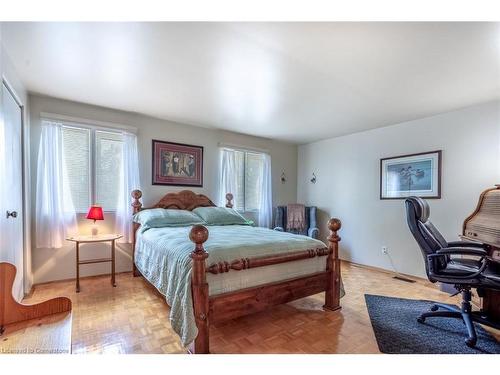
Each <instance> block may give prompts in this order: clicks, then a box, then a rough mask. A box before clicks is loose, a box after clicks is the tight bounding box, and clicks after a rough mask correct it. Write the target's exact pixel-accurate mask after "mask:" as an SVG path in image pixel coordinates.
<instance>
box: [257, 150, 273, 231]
mask: <svg viewBox="0 0 500 375" xmlns="http://www.w3.org/2000/svg"><path fill="white" fill-rule="evenodd" d="M262 157H263V158H264V166H263V168H262V171H261V176H260V177H261V178H260V181H261V182H262V195H261V198H260V207H259V226H260V227H265V228H270V227H271V221H272V217H273V189H272V183H271V156H270V155H269V154H262Z"/></svg>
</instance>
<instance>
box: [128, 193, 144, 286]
mask: <svg viewBox="0 0 500 375" xmlns="http://www.w3.org/2000/svg"><path fill="white" fill-rule="evenodd" d="M131 196H132V198H134V201H133V202H132V208H133V213H134V215H135V214H136V213H138V212H139V211H140V210H141V209H142V203H141V201H140V200H139V199H141V197H142V191H140V190H133V191H132V193H131ZM137 229H139V224H137V223H132V268H133V274H134V277H137V276H141V274H140V272H139V270H138V269H137V267H136V266H135V233H136V232H137Z"/></svg>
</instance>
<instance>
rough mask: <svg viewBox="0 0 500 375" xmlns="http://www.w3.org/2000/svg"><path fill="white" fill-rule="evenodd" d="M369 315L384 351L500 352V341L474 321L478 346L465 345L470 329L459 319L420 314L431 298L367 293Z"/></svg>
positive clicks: (412, 352) (429, 304) (379, 345)
mask: <svg viewBox="0 0 500 375" xmlns="http://www.w3.org/2000/svg"><path fill="white" fill-rule="evenodd" d="M365 300H366V306H367V308H368V314H369V315H370V320H371V322H372V326H373V331H374V332H375V337H376V338H377V344H378V347H379V349H380V351H381V352H382V353H392V354H488V353H495V354H498V353H500V343H499V342H497V341H496V339H495V338H494V337H493V336H492V335H490V334H489V333H488V332H486V331H485V330H484V329H483V328H482V327H481V326H480V325H478V324H475V326H476V333H477V344H476V348H469V347H468V346H467V345H465V342H464V340H465V338H466V335H467V331H466V328H465V325H464V323H463V322H462V321H461V320H459V319H447V318H427V320H426V321H425V323H423V324H422V323H418V322H417V317H418V316H419V315H420V314H421V313H422V312H424V311H428V310H429V308H430V306H431V304H432V302H431V301H417V300H412V299H403V298H392V297H383V296H376V295H370V294H365Z"/></svg>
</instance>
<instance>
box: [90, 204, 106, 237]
mask: <svg viewBox="0 0 500 375" xmlns="http://www.w3.org/2000/svg"><path fill="white" fill-rule="evenodd" d="M87 219H90V220H94V225H92V235H93V236H97V233H98V232H99V230H98V228H97V224H96V223H95V222H96V220H104V215H103V213H102V207H101V206H96V205H94V206H91V207H90V209H89V213H88V214H87Z"/></svg>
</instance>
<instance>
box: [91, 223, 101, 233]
mask: <svg viewBox="0 0 500 375" xmlns="http://www.w3.org/2000/svg"><path fill="white" fill-rule="evenodd" d="M91 233H92V236H97V235H98V234H99V228H97V225H95V224H94V225H92V232H91Z"/></svg>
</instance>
